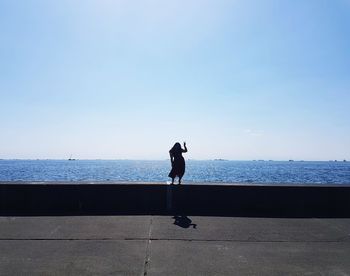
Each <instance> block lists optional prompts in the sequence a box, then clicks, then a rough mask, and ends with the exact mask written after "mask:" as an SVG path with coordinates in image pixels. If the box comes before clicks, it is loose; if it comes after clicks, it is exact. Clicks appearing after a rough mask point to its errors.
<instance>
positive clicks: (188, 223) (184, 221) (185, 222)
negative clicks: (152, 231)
mask: <svg viewBox="0 0 350 276" xmlns="http://www.w3.org/2000/svg"><path fill="white" fill-rule="evenodd" d="M173 219H175V221H174V224H175V225H177V226H179V227H181V228H190V227H193V228H194V229H197V224H194V223H192V220H191V219H190V218H188V217H187V216H184V215H182V216H178V215H175V216H173Z"/></svg>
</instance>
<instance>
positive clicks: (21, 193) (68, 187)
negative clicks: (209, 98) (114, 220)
mask: <svg viewBox="0 0 350 276" xmlns="http://www.w3.org/2000/svg"><path fill="white" fill-rule="evenodd" d="M107 214H109V215H110V214H118V215H121V214H125V215H127V214H128V215H130V214H139V215H146V214H147V215H149V214H154V215H172V214H183V215H213V216H256V217H350V186H343V187H341V186H335V187H332V186H318V187H317V186H259V185H181V186H177V185H163V184H101V183H100V184H81V183H70V184H63V183H61V184H60V183H50V184H28V183H24V184H13V183H2V184H0V215H107Z"/></svg>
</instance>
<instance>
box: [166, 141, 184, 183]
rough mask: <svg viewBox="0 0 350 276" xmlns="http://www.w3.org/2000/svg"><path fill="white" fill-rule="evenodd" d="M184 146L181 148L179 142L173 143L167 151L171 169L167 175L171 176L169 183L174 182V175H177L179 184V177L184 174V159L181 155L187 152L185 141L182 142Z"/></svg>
mask: <svg viewBox="0 0 350 276" xmlns="http://www.w3.org/2000/svg"><path fill="white" fill-rule="evenodd" d="M184 148H185V149H182V148H181V145H180V143H175V145H174V146H173V147H172V148H171V150H170V151H169V154H170V162H171V171H170V173H169V177H171V180H172V181H171V184H174V180H175V177H179V184H181V179H182V177H183V176H184V174H185V159H184V158H183V156H182V153H183V152H187V148H186V142H184Z"/></svg>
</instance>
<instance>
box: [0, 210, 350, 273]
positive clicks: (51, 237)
mask: <svg viewBox="0 0 350 276" xmlns="http://www.w3.org/2000/svg"><path fill="white" fill-rule="evenodd" d="M0 248H1V250H0V275H350V259H349V256H350V219H349V218H288V217H283V218H269V217H266V218H262V217H259V218H254V217H209V216H185V214H183V216H182V217H181V216H179V217H177V218H175V217H172V216H37V217H30V216H17V217H14V216H12V217H11V216H7V217H6V216H3V217H0Z"/></svg>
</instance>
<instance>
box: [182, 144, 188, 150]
mask: <svg viewBox="0 0 350 276" xmlns="http://www.w3.org/2000/svg"><path fill="white" fill-rule="evenodd" d="M184 148H185V149H184V150H182V152H187V147H186V142H184Z"/></svg>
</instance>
